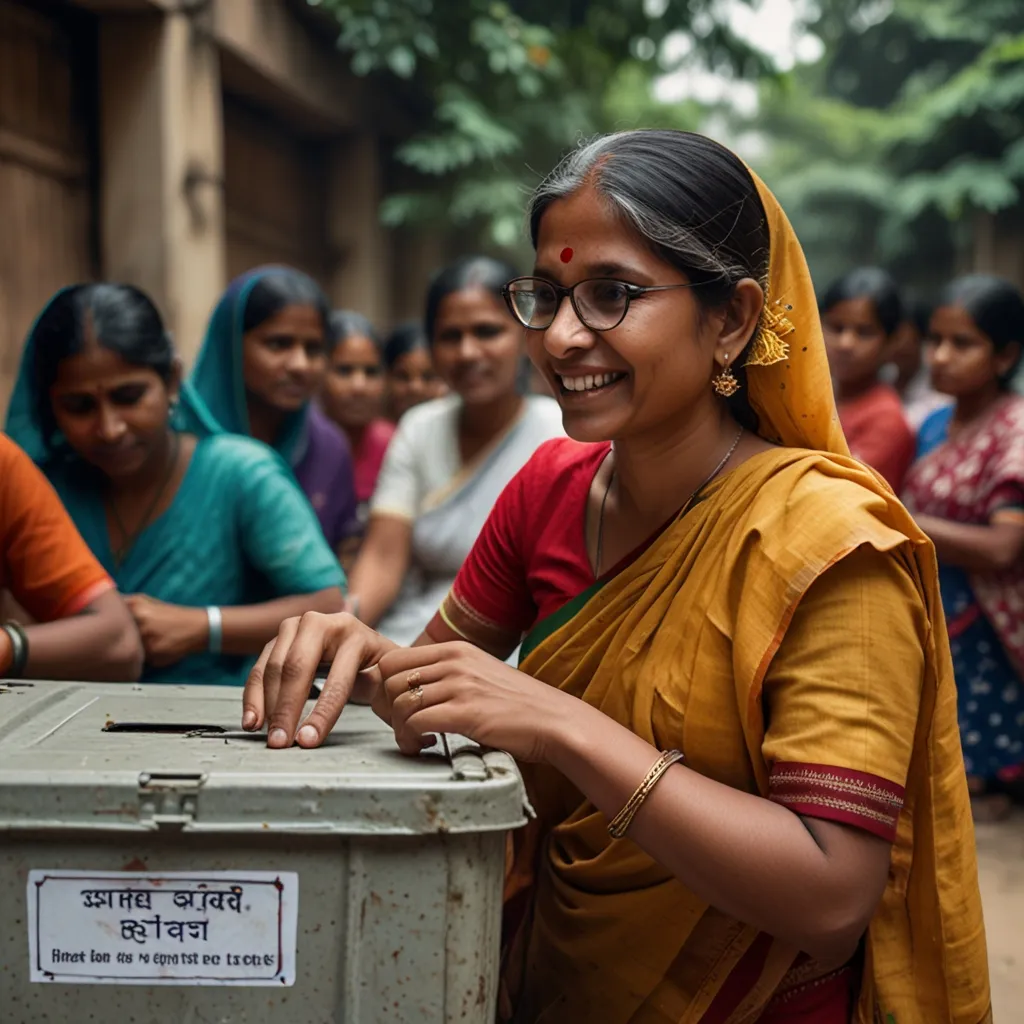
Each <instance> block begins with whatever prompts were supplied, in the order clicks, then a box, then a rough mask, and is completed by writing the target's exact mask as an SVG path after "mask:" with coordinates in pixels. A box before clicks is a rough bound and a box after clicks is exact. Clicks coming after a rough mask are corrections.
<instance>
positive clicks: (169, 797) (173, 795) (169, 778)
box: [139, 772, 206, 829]
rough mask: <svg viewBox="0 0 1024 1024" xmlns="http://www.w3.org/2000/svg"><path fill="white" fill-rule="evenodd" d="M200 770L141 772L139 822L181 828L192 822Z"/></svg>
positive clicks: (159, 826) (201, 779)
mask: <svg viewBox="0 0 1024 1024" xmlns="http://www.w3.org/2000/svg"><path fill="white" fill-rule="evenodd" d="M205 781H206V775H205V774H204V773H203V772H181V773H180V774H177V773H174V772H142V774H141V775H139V821H140V822H141V823H142V824H151V825H153V826H155V827H156V828H178V829H180V828H184V827H185V826H186V825H188V824H190V823H191V822H193V821H195V817H196V807H197V805H198V803H199V790H200V788H201V787H202V785H203V783H204V782H205Z"/></svg>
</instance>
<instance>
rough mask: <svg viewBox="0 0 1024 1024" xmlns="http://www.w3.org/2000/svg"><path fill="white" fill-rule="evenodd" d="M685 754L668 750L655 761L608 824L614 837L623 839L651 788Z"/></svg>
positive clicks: (609, 830)
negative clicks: (624, 804)
mask: <svg viewBox="0 0 1024 1024" xmlns="http://www.w3.org/2000/svg"><path fill="white" fill-rule="evenodd" d="M682 759H683V755H682V752H681V751H679V750H666V751H665V752H664V753H663V754H662V755H661V757H659V758H658V760H657V761H655V763H654V765H653V766H652V768H651V770H650V771H649V772H648V773H647V775H646V776H644V780H643V782H641V783H640V785H639V786H637V788H636V791H635V792H634V793H633V795H632V796H631V797H630V798H629V800H628V801H626V806H625V807H623V808H622V810H621V811H619V813H618V814H616V815H615V817H614V818H613V819H612V821H611V823H610V824H609V825H608V834H609V835H610V836H611V837H612V839H621V838H622V837H623V836H624V835H625V834H626V832H627V831H629V826H630V825H632V824H633V819H634V818H635V817H636V813H637V811H639V810H640V808H641V807H642V806H643V802H644V801H645V800H646V799H647V797H648V796H650V793H651V790H652V789H654V787H655V786H656V785H657V784H658V780H659V779H660V778H661V777H662V775H664V774H665V772H667V771H668V770H669V768H671V767H672V765H674V764H675V763H676V762H677V761H682Z"/></svg>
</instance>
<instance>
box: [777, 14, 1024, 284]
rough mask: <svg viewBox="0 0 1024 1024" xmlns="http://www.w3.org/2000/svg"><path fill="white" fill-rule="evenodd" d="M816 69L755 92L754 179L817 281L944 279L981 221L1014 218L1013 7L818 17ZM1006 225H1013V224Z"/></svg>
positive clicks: (1017, 21) (1022, 78) (1019, 96)
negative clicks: (758, 160) (879, 271)
mask: <svg viewBox="0 0 1024 1024" xmlns="http://www.w3.org/2000/svg"><path fill="white" fill-rule="evenodd" d="M815 29H816V31H817V32H818V33H819V34H820V36H821V38H822V39H823V41H824V42H825V44H826V50H825V55H824V57H823V58H822V60H821V61H820V62H819V63H818V64H817V65H815V66H813V67H809V68H803V69H800V70H799V71H797V72H795V73H794V74H793V75H791V76H789V77H788V78H787V79H786V80H785V81H782V82H775V83H769V84H766V85H765V86H764V88H763V89H762V109H761V112H760V115H759V118H758V122H757V127H758V129H759V130H760V131H762V132H763V133H764V135H765V136H766V137H767V139H768V140H769V141H770V143H771V153H772V155H771V158H770V159H769V161H768V162H767V165H766V167H765V171H766V174H767V176H768V177H769V178H770V180H771V181H772V182H773V183H774V184H775V185H776V187H777V190H778V192H779V197H780V199H781V200H782V201H783V203H784V204H785V205H786V207H787V209H788V210H789V211H790V213H791V216H792V218H793V221H794V224H795V226H796V227H797V230H798V231H799V233H800V234H801V237H802V238H803V239H804V240H805V244H806V245H807V248H808V252H809V256H810V259H811V262H812V266H813V269H814V270H815V276H816V277H817V278H819V279H824V278H826V277H831V276H833V275H834V274H836V273H838V272H840V271H842V270H843V269H846V268H848V267H849V266H850V265H851V264H852V263H857V262H867V261H873V262H881V263H885V264H888V265H890V266H891V267H893V269H894V270H896V271H897V272H898V273H899V274H900V275H901V276H902V277H903V278H904V279H907V280H910V281H916V282H917V283H919V284H921V285H923V286H929V285H932V284H934V283H935V282H936V281H937V280H938V279H939V278H941V277H943V276H944V275H946V274H948V273H949V272H950V271H951V269H952V267H953V265H954V262H955V257H956V251H957V249H958V246H960V245H961V244H962V243H963V242H964V240H965V239H966V237H967V236H968V235H969V233H970V230H971V227H972V224H973V221H974V215H975V214H976V213H977V212H979V211H986V212H988V213H993V214H1001V215H1003V214H1006V213H1007V212H1009V211H1017V210H1019V209H1020V207H1021V205H1022V192H1021V189H1022V185H1024V141H1022V140H1024V3H1021V2H1020V0H895V2H894V3H892V4H891V5H889V6H886V5H884V4H877V3H876V4H873V5H872V4H865V5H862V6H861V7H860V8H858V9H855V10H854V15H853V16H852V17H851V5H850V4H848V3H844V2H840V0H829V2H825V3H823V4H822V13H821V19H820V21H819V22H818V24H817V25H816V26H815ZM1014 215H1016V214H1014Z"/></svg>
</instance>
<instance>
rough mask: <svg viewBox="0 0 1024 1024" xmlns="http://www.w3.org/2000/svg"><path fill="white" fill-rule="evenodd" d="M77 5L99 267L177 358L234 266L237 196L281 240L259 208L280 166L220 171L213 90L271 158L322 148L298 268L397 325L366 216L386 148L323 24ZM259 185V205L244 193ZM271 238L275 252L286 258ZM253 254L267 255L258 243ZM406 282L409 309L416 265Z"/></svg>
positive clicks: (377, 236) (388, 255)
mask: <svg viewBox="0 0 1024 1024" xmlns="http://www.w3.org/2000/svg"><path fill="white" fill-rule="evenodd" d="M81 5H82V6H87V7H89V8H90V9H91V10H93V11H94V12H95V13H96V14H97V17H98V18H99V37H100V62H99V63H100V68H101V71H100V75H101V82H100V97H101V100H100V103H101V116H100V132H101V158H100V167H101V190H100V191H101V199H100V225H101V249H102V271H103V274H104V275H105V276H107V277H111V278H116V279H120V280H127V281H130V282H133V283H136V284H138V285H140V286H141V287H144V288H145V289H147V290H148V291H150V292H151V293H152V295H153V296H154V298H155V299H156V300H157V301H158V303H159V304H160V306H161V308H162V309H163V310H164V312H165V314H166V316H167V319H168V322H169V325H170V326H171V329H172V330H173V332H174V334H175V337H176V339H177V341H178V345H179V347H180V349H181V351H182V353H183V355H184V356H185V358H186V361H189V360H191V358H192V357H193V356H194V355H195V352H196V351H197V349H198V347H199V345H200V344H201V341H202V336H203V330H204V326H205V322H206V319H207V317H208V316H209V313H210V310H211V308H212V306H213V304H214V303H215V302H216V300H217V297H218V296H219V294H220V293H221V291H222V290H223V288H224V287H225V285H226V283H227V277H228V271H229V268H230V270H231V271H232V272H233V271H235V270H237V269H238V267H237V266H235V264H238V263H239V261H240V260H241V261H243V262H244V252H245V247H244V245H243V244H242V243H241V242H240V241H239V225H238V223H237V221H238V215H237V211H238V209H239V206H240V205H241V206H243V207H245V209H246V217H247V218H248V220H247V223H246V225H244V227H245V228H246V231H247V233H248V234H249V235H250V236H253V237H258V238H266V239H273V237H275V236H274V232H275V231H277V232H278V237H280V224H278V223H273V222H272V214H273V213H280V210H279V209H276V206H278V205H279V204H277V203H276V202H275V199H274V197H275V196H280V182H281V180H282V173H281V169H280V168H275V167H273V166H271V163H272V161H271V160H269V159H268V160H260V159H254V160H251V161H248V162H247V164H246V165H245V166H239V163H240V162H239V161H238V160H233V161H231V166H230V170H229V169H228V168H227V167H226V161H225V127H224V104H225V97H226V96H229V97H231V98H233V101H234V100H235V99H237V100H238V101H240V102H244V104H245V106H246V107H247V109H248V110H249V111H250V115H249V116H250V120H252V119H255V120H256V121H257V122H259V120H260V119H261V118H265V119H266V130H265V131H266V136H267V144H268V146H270V145H272V146H277V151H278V152H279V153H281V154H282V159H283V151H284V149H286V148H287V149H288V150H289V152H290V153H292V154H293V155H292V157H291V159H292V160H293V161H295V160H299V161H300V162H301V159H302V157H301V156H299V157H295V156H294V154H295V153H299V154H301V153H303V152H316V153H323V154H324V158H323V163H324V170H323V173H324V174H326V175H327V181H326V185H325V189H324V193H323V195H324V198H323V200H322V206H323V209H322V210H319V209H318V210H316V211H314V213H315V215H316V216H315V220H316V222H317V225H318V226H317V227H316V228H315V229H314V230H316V231H318V232H320V233H321V236H322V237H319V238H311V237H309V236H308V234H306V233H305V230H304V231H302V232H298V231H296V234H297V235H298V234H301V235H302V236H303V237H302V238H301V239H299V240H298V242H301V244H304V245H306V247H307V249H308V251H309V253H310V257H309V259H307V260H305V261H297V262H303V263H304V265H306V266H307V267H309V268H311V269H315V271H316V272H317V276H319V277H320V278H321V283H322V284H323V285H324V287H325V288H326V290H327V291H328V293H329V296H330V298H331V300H332V301H333V302H335V303H336V304H338V305H348V306H352V307H355V308H357V309H359V310H361V311H362V312H364V313H366V314H367V315H369V316H370V317H372V318H373V319H374V320H375V321H377V322H378V323H381V324H382V325H383V326H387V325H388V324H390V323H391V322H393V321H394V320H396V319H398V317H399V316H400V315H401V314H398V315H396V311H395V301H394V299H395V295H394V282H395V274H394V268H393V265H392V248H393V247H392V244H391V240H390V238H389V233H388V232H386V231H385V230H384V229H383V228H382V227H381V226H380V224H379V222H378V218H377V208H378V204H379V200H380V194H381V167H380V163H381V152H382V149H385V148H386V147H387V145H389V144H390V143H389V140H384V139H382V138H381V136H380V129H379V127H375V126H374V124H371V123H369V122H371V121H373V120H374V119H375V118H377V115H378V114H379V102H380V101H379V97H378V98H375V99H374V107H373V108H372V109H371V107H370V106H369V104H368V101H367V99H366V97H364V96H363V94H362V83H361V82H360V81H359V80H358V79H356V78H355V77H354V76H352V75H351V74H350V73H349V72H348V70H347V68H346V66H345V62H344V60H343V59H342V58H340V57H339V56H338V54H337V51H336V50H335V49H334V47H333V40H332V39H331V37H330V34H329V33H318V32H317V31H315V30H314V29H312V28H311V27H310V25H309V24H307V23H306V22H305V20H300V19H299V18H297V17H296V15H295V13H294V12H293V10H292V9H291V7H290V5H289V4H288V3H287V2H286V0H209V2H191V0H190V2H187V3H182V2H175V3H172V2H170V0H82V3H81ZM236 105H237V104H236ZM377 123H378V124H379V123H380V122H379V120H378V121H377ZM256 130H257V131H258V130H260V129H259V128H258V127H257V129H256ZM286 136H287V138H286V142H287V146H284V145H280V144H279V143H280V140H282V139H284V138H285V137H286ZM250 138H251V134H250ZM254 151H255V150H254ZM293 177H295V178H296V180H298V177H299V176H293ZM243 193H244V195H243ZM261 194H263V195H265V196H266V200H265V201H264V202H262V204H261V203H260V202H259V201H256V202H254V201H253V197H256V199H257V200H258V199H259V197H260V195H261ZM318 201H319V200H318ZM246 204H247V205H246ZM261 209H263V210H265V211H266V212H267V216H268V221H267V223H266V224H265V225H261V224H260V223H257V220H258V218H259V216H260V210H261ZM232 211H234V212H232ZM229 214H230V215H231V216H232V217H234V221H229ZM308 221H309V218H308V217H307V220H306V222H304V223H308ZM256 248H258V247H254V248H252V252H254V253H255V252H256ZM271 248H272V246H271ZM280 248H281V249H282V251H281V252H280V253H279V254H278V255H277V258H278V259H280V260H285V259H288V258H289V255H290V253H289V252H288V251H286V250H287V248H288V247H286V246H281V247H280ZM240 254H241V255H240ZM261 255H264V256H265V257H268V256H270V255H272V254H271V253H270V251H269V249H267V247H266V246H265V245H264V246H263V247H262V249H261ZM229 256H230V259H229ZM431 269H432V268H431ZM419 276H420V277H421V280H419V281H417V282H416V285H415V288H416V290H417V292H418V293H419V294H417V302H416V305H417V306H418V305H419V298H420V295H421V293H422V288H423V284H424V280H423V279H425V276H426V271H424V272H423V273H422V274H420V275H419ZM400 305H404V303H400ZM402 312H403V313H404V309H403V310H402Z"/></svg>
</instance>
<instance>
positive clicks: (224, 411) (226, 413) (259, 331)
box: [191, 267, 359, 551]
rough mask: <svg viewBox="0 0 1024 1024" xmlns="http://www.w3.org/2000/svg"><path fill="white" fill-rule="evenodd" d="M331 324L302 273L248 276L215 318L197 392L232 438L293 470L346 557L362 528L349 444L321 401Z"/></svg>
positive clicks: (268, 271)
mask: <svg viewBox="0 0 1024 1024" xmlns="http://www.w3.org/2000/svg"><path fill="white" fill-rule="evenodd" d="M328 317H329V309H328V306H327V300H326V298H325V297H324V294H323V292H322V291H321V290H320V288H319V286H318V285H317V284H316V282H315V281H313V279H312V278H310V277H307V276H306V275H305V274H303V273H301V272H300V271H298V270H293V269H292V268H290V267H262V268H259V269H257V270H253V271H250V272H249V273H247V274H243V275H242V276H241V277H239V278H237V279H236V280H235V281H233V282H232V283H231V285H230V286H229V287H228V289H227V291H226V292H225V293H224V296H223V297H222V298H221V300H220V302H219V303H218V304H217V308H216V309H215V310H214V312H213V316H212V317H211V319H210V324H209V327H208V328H207V331H206V339H205V341H204V342H203V347H202V349H201V351H200V353H199V357H198V359H197V360H196V365H195V369H194V370H193V372H192V377H191V383H192V385H193V387H194V388H195V390H196V393H197V394H198V395H199V397H200V398H202V400H203V402H204V403H205V404H206V407H207V408H208V409H209V411H210V412H211V413H212V415H213V418H214V419H215V420H216V422H217V424H218V425H219V426H220V427H221V428H222V429H223V430H225V431H227V432H228V433H231V434H245V435H247V436H249V437H254V438H256V439H257V440H258V441H263V442H264V443H265V444H268V445H270V447H271V448H273V449H274V450H275V451H276V452H277V453H278V454H279V455H281V457H282V458H283V459H284V460H285V462H287V463H288V465H289V466H291V468H292V472H293V473H294V474H295V478H296V480H298V482H299V486H300V487H301V488H302V490H303V491H304V492H305V494H306V497H307V498H309V501H310V503H311V504H312V506H313V509H314V510H315V512H316V515H317V519H319V521H320V526H321V528H322V529H323V532H324V536H325V537H326V538H327V542H328V543H329V544H330V546H331V548H332V549H334V550H335V551H337V550H338V548H339V547H340V545H341V543H342V541H343V540H344V539H345V538H346V537H349V536H351V535H352V534H354V533H357V532H358V529H359V523H358V519H357V515H356V492H355V478H354V474H353V469H352V455H351V453H350V451H349V447H348V442H347V441H346V440H345V436H344V434H342V432H341V431H340V430H339V429H338V427H336V426H335V425H334V424H333V423H332V422H331V421H330V420H329V419H328V418H327V417H326V416H325V415H324V414H323V413H322V412H321V411H320V410H319V409H318V408H317V407H316V404H315V403H314V402H313V399H314V397H316V396H317V395H318V394H319V393H320V389H321V387H322V386H323V382H324V377H325V376H326V374H327V338H328V335H329V331H330V325H329V323H328Z"/></svg>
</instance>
